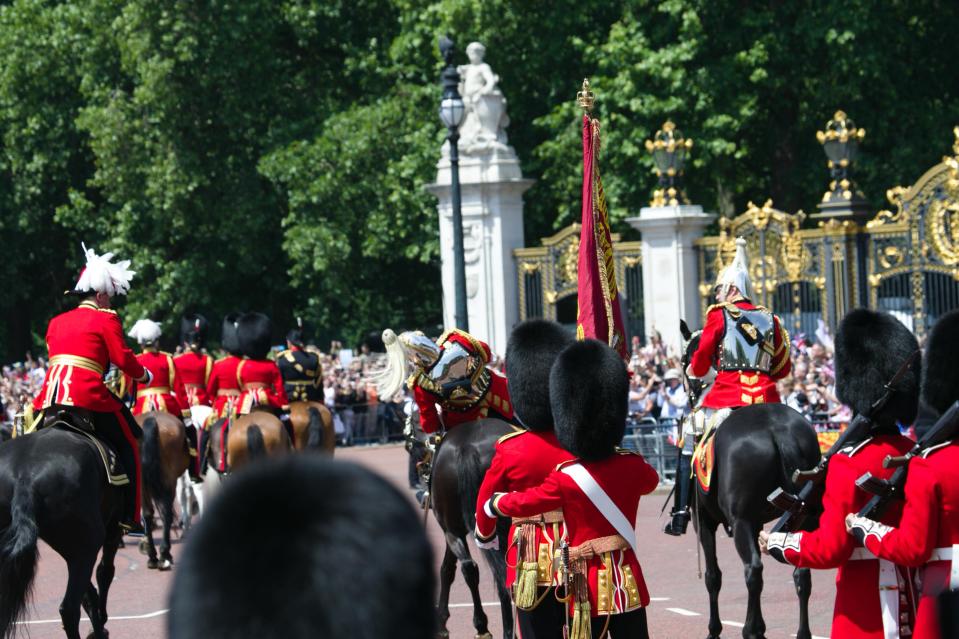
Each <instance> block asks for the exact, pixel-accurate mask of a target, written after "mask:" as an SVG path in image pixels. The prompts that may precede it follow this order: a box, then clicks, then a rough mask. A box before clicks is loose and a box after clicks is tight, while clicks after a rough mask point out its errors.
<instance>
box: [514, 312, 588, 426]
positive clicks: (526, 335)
mask: <svg viewBox="0 0 959 639" xmlns="http://www.w3.org/2000/svg"><path fill="white" fill-rule="evenodd" d="M573 341H574V340H573V334H572V333H571V332H570V331H568V330H566V329H565V328H563V327H562V326H560V325H559V324H557V323H556V322H550V321H548V320H543V319H534V320H528V321H525V322H523V323H521V324H518V325H517V326H516V328H514V329H513V332H512V333H511V334H510V336H509V342H508V343H507V345H506V384H507V386H508V388H509V396H510V401H511V402H512V403H513V411H514V415H517V416H519V418H520V420H521V422H522V424H523V426H525V427H526V428H528V429H530V430H534V431H550V430H553V411H552V408H551V407H550V403H549V372H550V369H551V368H552V366H553V363H554V362H555V361H556V358H557V357H559V354H560V352H561V351H562V350H563V349H564V348H566V347H567V346H569V345H570V344H572V343H573Z"/></svg>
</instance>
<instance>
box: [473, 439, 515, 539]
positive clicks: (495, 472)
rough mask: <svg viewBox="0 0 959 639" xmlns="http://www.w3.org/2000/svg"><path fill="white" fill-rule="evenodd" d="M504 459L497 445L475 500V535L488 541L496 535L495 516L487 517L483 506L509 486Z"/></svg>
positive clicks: (501, 450)
mask: <svg viewBox="0 0 959 639" xmlns="http://www.w3.org/2000/svg"><path fill="white" fill-rule="evenodd" d="M506 457H507V454H506V451H505V450H504V449H503V448H501V447H500V446H499V445H498V444H497V446H496V452H495V453H494V454H493V461H492V463H491V464H490V467H489V470H487V471H486V476H485V477H483V483H482V484H480V489H479V495H478V496H477V498H476V533H477V536H479V537H481V538H483V539H489V538H491V537H492V536H493V535H494V534H495V533H496V516H495V514H494V515H488V514H487V513H486V509H485V507H484V506H485V505H486V502H487V501H489V499H490V498H491V497H492V496H493V493H496V492H503V491H504V490H506V488H507V487H508V486H509V478H508V477H507V473H508V472H509V469H510V466H511V464H510V463H509V462H508V461H506Z"/></svg>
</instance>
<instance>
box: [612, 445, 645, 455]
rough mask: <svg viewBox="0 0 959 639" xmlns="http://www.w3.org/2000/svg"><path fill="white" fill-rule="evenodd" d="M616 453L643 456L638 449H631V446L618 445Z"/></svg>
mask: <svg viewBox="0 0 959 639" xmlns="http://www.w3.org/2000/svg"><path fill="white" fill-rule="evenodd" d="M616 454H617V455H636V456H637V457H642V455H640V454H639V452H638V451H635V450H630V449H629V448H620V447H619V446H617V447H616Z"/></svg>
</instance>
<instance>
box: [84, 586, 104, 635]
mask: <svg viewBox="0 0 959 639" xmlns="http://www.w3.org/2000/svg"><path fill="white" fill-rule="evenodd" d="M82 603H83V609H84V610H85V611H86V613H87V616H88V617H90V625H92V626H93V630H92V631H91V632H90V634H89V635H87V639H90V637H93V639H106V634H105V630H104V624H105V623H106V622H105V621H104V620H103V618H102V617H101V616H100V597H99V596H98V595H97V589H96V588H95V587H94V586H93V584H87V591H86V593H84V595H83V602H82Z"/></svg>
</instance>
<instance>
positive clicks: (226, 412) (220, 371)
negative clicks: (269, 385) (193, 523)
mask: <svg viewBox="0 0 959 639" xmlns="http://www.w3.org/2000/svg"><path fill="white" fill-rule="evenodd" d="M238 319H239V315H238V314H237V313H230V314H229V315H227V316H226V317H224V318H223V326H222V329H221V332H220V346H222V348H223V350H224V351H226V353H227V355H226V357H221V358H220V359H218V360H216V361H215V362H213V368H212V369H211V370H210V379H209V381H208V382H207V385H206V395H207V397H209V398H210V399H211V400H213V414H212V415H211V416H210V419H209V420H208V421H207V422H205V423H203V424H200V425H199V426H200V473H201V474H202V473H203V472H205V470H206V454H207V448H208V447H209V438H210V428H212V427H213V422H214V421H215V420H220V419H222V420H223V422H222V423H221V424H220V436H221V437H222V438H223V441H226V431H227V428H228V427H229V423H230V420H231V419H233V417H235V416H236V405H237V400H238V399H239V398H240V384H239V382H238V381H237V378H236V369H237V368H239V367H240V362H242V361H243V355H242V353H241V351H240V342H239V340H238V339H237V335H236V322H237V320H238ZM214 463H216V464H217V466H218V468H220V469H221V470H222V469H225V467H226V447H225V446H224V447H223V458H222V459H219V460H215V462H214Z"/></svg>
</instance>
